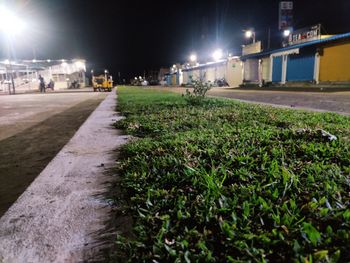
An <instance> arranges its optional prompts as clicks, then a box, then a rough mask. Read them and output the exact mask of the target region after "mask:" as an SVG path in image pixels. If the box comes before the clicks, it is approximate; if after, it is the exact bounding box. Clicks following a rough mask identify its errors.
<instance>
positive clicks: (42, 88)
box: [39, 75, 46, 92]
mask: <svg viewBox="0 0 350 263" xmlns="http://www.w3.org/2000/svg"><path fill="white" fill-rule="evenodd" d="M39 87H40V92H46V90H45V80H44V78H43V76H41V75H39Z"/></svg>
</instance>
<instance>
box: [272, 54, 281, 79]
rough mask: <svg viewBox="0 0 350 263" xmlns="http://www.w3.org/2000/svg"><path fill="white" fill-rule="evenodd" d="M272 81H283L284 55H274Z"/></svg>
mask: <svg viewBox="0 0 350 263" xmlns="http://www.w3.org/2000/svg"><path fill="white" fill-rule="evenodd" d="M272 82H282V56H279V57H273V62H272Z"/></svg>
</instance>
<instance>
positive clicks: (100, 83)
mask: <svg viewBox="0 0 350 263" xmlns="http://www.w3.org/2000/svg"><path fill="white" fill-rule="evenodd" d="M92 86H93V88H94V91H112V88H113V79H112V76H111V75H108V74H104V75H99V76H94V75H92Z"/></svg>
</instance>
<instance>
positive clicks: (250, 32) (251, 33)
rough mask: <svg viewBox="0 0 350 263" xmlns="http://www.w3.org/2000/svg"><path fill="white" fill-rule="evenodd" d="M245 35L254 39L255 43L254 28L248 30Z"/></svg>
mask: <svg viewBox="0 0 350 263" xmlns="http://www.w3.org/2000/svg"><path fill="white" fill-rule="evenodd" d="M244 35H245V37H246V38H248V39H250V38H251V39H253V43H255V31H254V30H251V29H250V30H246V31H245V33H244Z"/></svg>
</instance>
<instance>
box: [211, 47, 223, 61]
mask: <svg viewBox="0 0 350 263" xmlns="http://www.w3.org/2000/svg"><path fill="white" fill-rule="evenodd" d="M222 56H223V53H222V50H221V49H217V50H215V51H214V53H213V59H214V60H215V61H219V60H220V59H221V58H222Z"/></svg>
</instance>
